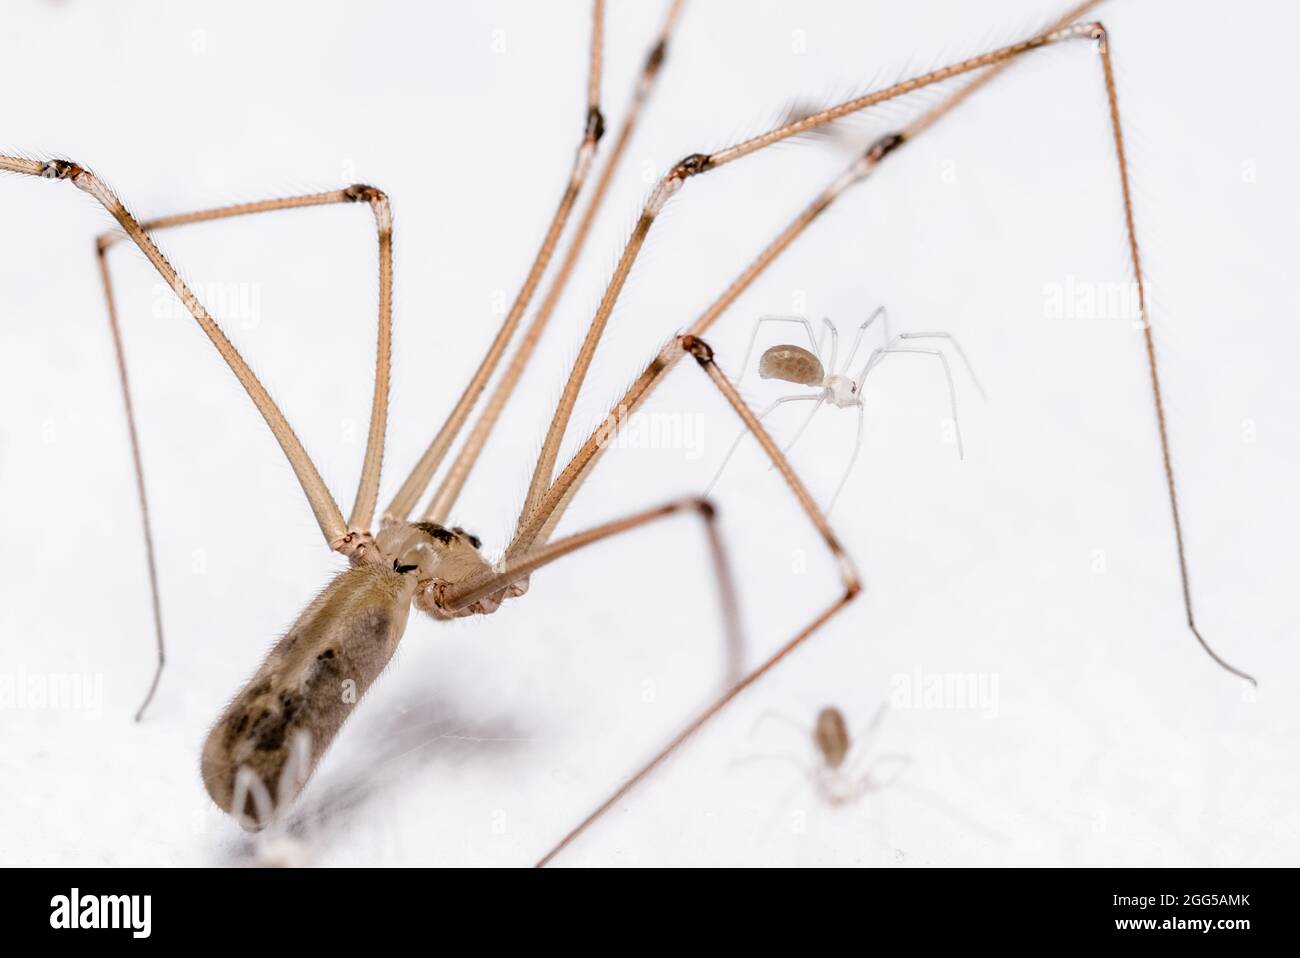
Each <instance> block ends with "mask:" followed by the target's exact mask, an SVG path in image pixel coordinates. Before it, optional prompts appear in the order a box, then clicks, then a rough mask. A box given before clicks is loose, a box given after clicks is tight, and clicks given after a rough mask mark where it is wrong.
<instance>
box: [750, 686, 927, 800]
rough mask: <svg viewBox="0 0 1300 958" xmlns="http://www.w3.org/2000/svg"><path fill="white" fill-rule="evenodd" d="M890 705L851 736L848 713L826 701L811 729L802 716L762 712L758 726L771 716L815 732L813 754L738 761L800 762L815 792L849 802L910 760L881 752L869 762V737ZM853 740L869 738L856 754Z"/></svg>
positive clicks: (891, 778)
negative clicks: (801, 720)
mask: <svg viewBox="0 0 1300 958" xmlns="http://www.w3.org/2000/svg"><path fill="white" fill-rule="evenodd" d="M887 708H888V705H881V706H880V708H878V709H876V713H875V715H873V716H872V717H871V721H870V722H868V723H867V725H866V726H865V727H864V728H863V729H862V730H861V731H860V732H858V734H857V735H856V736H855V737H853V738H851V737H850V736H849V729H848V723H847V722H845V721H844V713H843V712H841V711H840V710H839V709H837V708H835V707H834V706H827V707H826V708H824V709H822V710H821V711H820V712H819V713H818V714H817V724H816V725H815V726H813V728H812V729H811V730H809V729H807V728H805V727H804V726H803V725H802V724H800V723H799V722H796V721H794V720H793V719H790V718H787V717H786V716H784V715H781V714H780V713H778V712H764V713H763V714H762V715H760V716H759V717H758V721H757V722H755V723H754V730H755V731H757V729H758V726H759V725H761V724H762V723H763V722H764V721H765V720H767V719H779V720H780V721H781V722H783V723H784V724H785V725H787V726H788V727H790V728H793V729H795V730H797V731H799V732H800V733H801V734H803V735H808V736H810V737H811V738H812V741H813V747H814V751H815V758H814V761H813V762H812V763H809V762H808V761H807V760H806V759H804V758H802V757H798V756H795V755H789V754H784V753H782V754H770V755H752V756H749V757H747V758H744V759H741V760H740V761H739V762H737V763H736V764H744V763H747V762H755V761H762V760H767V759H779V760H783V761H788V762H790V763H792V764H793V765H795V766H796V767H797V768H799V769H800V770H801V771H802V772H803V773H804V774H805V775H807V776H808V778H809V780H810V781H811V782H812V783H813V787H814V788H815V789H816V790H817V794H818V795H819V796H820V797H821V798H822V799H823V800H824V801H825V802H826V803H827V804H828V805H831V806H834V807H840V806H843V805H849V804H852V803H853V802H856V801H858V800H859V799H860V798H862V797H863V796H864V795H868V794H870V793H872V792H879V791H881V790H883V789H886V788H888V787H889V786H891V785H893V784H894V783H895V782H896V781H898V779H899V777H900V776H901V775H902V774H903V772H904V771H906V770H907V766H908V765H909V764H911V759H910V758H908V757H907V756H906V755H896V754H886V755H877V756H875V757H874V760H873V761H871V762H870V763H869V764H868V763H867V759H868V757H870V756H872V750H871V748H870V747H869V743H870V741H871V740H872V739H873V738H874V737H875V735H876V732H877V731H879V729H880V723H881V722H882V721H883V720H884V717H885V711H886V709H887ZM855 742H861V743H867V747H863V748H860V749H858V752H857V756H856V757H855V758H854V759H852V760H850V759H849V755H850V753H851V752H852V751H853V750H854V745H855Z"/></svg>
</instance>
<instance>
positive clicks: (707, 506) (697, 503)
mask: <svg viewBox="0 0 1300 958" xmlns="http://www.w3.org/2000/svg"><path fill="white" fill-rule="evenodd" d="M691 507H692V508H693V509H694V510H695V511H696V512H698V513H699V514H700V518H702V519H703V520H704V521H705V522H712V521H713V520H714V519H716V518H717V517H718V507H717V506H715V505H714V504H713V500H712V499H708V498H706V497H704V496H700V497H699V498H697V499H692V500H691Z"/></svg>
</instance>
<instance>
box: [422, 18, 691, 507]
mask: <svg viewBox="0 0 1300 958" xmlns="http://www.w3.org/2000/svg"><path fill="white" fill-rule="evenodd" d="M682 3H683V0H673V2H672V3H670V4H669V7H668V13H667V15H666V16H665V18H664V24H663V28H662V29H661V30H660V31H659V36H658V38H657V40H656V41H655V43H654V45H653V46H652V47H651V48H650V52H649V53H647V54H646V58H645V63H644V64H643V65H642V67H641V74H640V76H638V78H637V82H636V88H635V89H634V90H633V92H632V102H631V105H630V106H629V107H628V110H627V113H626V114H625V115H624V117H623V122H622V125H621V126H620V127H619V131H618V135H617V136H616V137H615V138H614V144H613V146H612V148H611V149H610V152H609V155H608V156H607V157H606V158H605V165H604V167H603V168H602V169H601V171H600V176H599V178H598V179H597V181H596V186H595V189H594V190H593V191H592V194H591V199H589V200H588V201H587V208H586V209H585V210H584V211H583V214H582V217H581V218H580V219H579V220H578V224H577V227H576V228H575V229H574V233H573V237H572V238H571V239H570V240H569V247H568V249H567V250H566V251H565V254H564V258H563V259H562V260H561V261H560V265H559V267H558V268H557V270H556V273H555V276H554V277H553V278H552V280H551V285H550V288H549V289H548V290H547V291H546V295H545V296H544V297H543V298H542V303H541V305H540V306H539V307H538V308H537V314H536V315H535V316H534V317H533V321H532V323H530V324H529V326H528V328H527V329H526V330H524V335H523V338H522V339H521V340H520V342H519V346H518V348H517V349H516V350H515V353H514V355H513V356H511V358H510V364H509V365H508V366H507V367H506V371H505V373H504V374H503V375H502V377H501V381H500V382H499V383H497V387H496V389H495V391H493V393H492V395H491V397H490V398H489V399H488V403H487V405H486V406H485V407H484V408H483V412H482V413H481V414H480V416H479V418H478V421H477V422H475V423H474V426H473V428H472V429H471V430H470V434H469V437H468V438H467V439H466V440H465V445H464V446H463V447H462V448H461V450H460V452H459V453H458V454H457V456H456V458H455V459H454V460H453V461H452V464H451V466H450V467H449V468H448V470H447V475H446V476H445V477H444V478H443V480H442V482H441V484H439V486H438V488H437V490H436V491H435V492H434V494H433V498H432V499H431V500H430V501H429V505H428V506H427V507H426V508H425V510H424V515H423V516H422V517H421V518H422V519H424V520H426V521H430V522H437V523H446V521H447V517H448V514H449V513H450V511H451V508H452V506H454V505H455V503H456V499H457V498H458V497H459V496H460V493H461V490H462V489H463V488H464V487H465V482H466V480H467V479H469V475H470V472H471V470H472V469H473V468H474V463H475V462H476V461H477V459H478V457H479V454H480V453H481V452H482V451H483V446H484V445H485V444H486V443H487V441H488V437H489V436H490V435H491V433H492V428H493V427H494V426H495V425H496V423H497V420H498V419H499V418H500V417H501V413H502V412H503V411H504V410H505V406H506V403H507V402H508V401H509V399H510V395H511V393H512V392H514V389H515V386H517V385H518V383H519V379H520V377H521V376H523V374H524V370H525V369H526V368H527V366H528V361H529V360H530V359H531V358H532V355H533V351H534V350H535V349H536V348H537V344H538V342H539V341H540V340H541V337H542V332H543V330H545V328H546V325H547V323H548V322H549V321H550V319H551V316H552V315H553V314H554V312H555V307H556V306H557V305H558V304H559V301H560V297H561V296H562V295H563V294H564V289H565V287H566V286H567V285H568V282H569V277H570V276H571V275H572V273H573V268H574V266H575V265H577V262H578V258H579V256H581V254H582V251H583V248H584V247H585V245H586V242H587V236H588V234H589V233H590V232H591V227H592V224H593V223H594V222H595V220H596V216H597V214H598V213H599V212H600V208H601V206H602V204H603V203H604V201H605V196H606V194H607V193H608V192H609V185H610V183H611V182H612V181H613V179H614V174H615V173H616V172H617V170H618V167H619V164H620V162H621V161H622V159H623V154H624V153H625V152H626V151H627V145H628V143H629V142H630V141H631V139H632V134H633V133H634V132H635V130H636V127H637V123H638V121H639V120H640V118H641V113H642V111H643V110H644V109H645V104H646V101H647V100H648V99H649V97H650V93H651V91H652V90H653V89H654V85H655V80H656V79H657V78H658V77H659V74H660V71H661V70H662V68H663V64H664V60H665V58H666V57H667V53H668V41H669V39H670V37H671V36H672V32H673V28H674V26H675V25H676V23H677V18H678V16H679V15H680V14H681V9H682Z"/></svg>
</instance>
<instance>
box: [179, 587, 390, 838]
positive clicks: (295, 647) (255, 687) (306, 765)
mask: <svg viewBox="0 0 1300 958" xmlns="http://www.w3.org/2000/svg"><path fill="white" fill-rule="evenodd" d="M414 588H415V577H414V576H406V575H400V574H398V573H396V572H394V571H393V570H391V569H389V568H387V567H385V566H382V565H366V566H361V567H359V568H354V569H349V570H348V571H346V572H343V573H341V574H340V575H338V576H336V577H335V578H334V580H333V581H332V582H331V583H330V584H329V585H328V586H326V587H325V590H324V591H323V592H321V594H320V595H319V596H317V597H316V599H315V601H313V602H312V604H311V605H309V606H308V607H307V608H306V610H304V611H303V613H302V615H300V616H299V617H298V620H297V621H296V622H295V623H294V624H293V627H292V628H290V629H289V631H288V633H287V634H286V635H285V636H284V638H283V639H281V640H280V641H279V642H278V643H277V644H276V645H275V647H274V648H273V649H272V650H271V652H270V653H269V654H268V655H267V657H266V660H265V661H264V662H263V663H262V665H261V667H260V668H259V669H258V670H257V672H256V673H255V674H254V675H253V677H252V678H251V679H249V681H248V684H247V685H245V686H244V688H243V689H241V690H240V692H239V694H237V695H236V696H235V700H234V701H233V702H231V703H230V707H229V708H227V709H226V711H225V713H224V714H223V715H222V716H221V718H220V719H218V721H217V724H216V727H214V728H213V729H212V732H211V733H210V734H209V735H208V740H207V742H206V743H205V744H204V746H203V759H202V771H203V784H204V785H205V786H206V787H207V790H208V794H209V795H211V796H212V800H213V801H214V802H216V803H217V804H218V805H219V806H221V808H222V809H223V810H225V811H226V812H229V813H230V814H232V815H235V816H236V817H238V818H240V820H241V822H244V823H246V824H255V825H265V824H266V822H265V821H264V820H263V818H264V815H263V814H262V813H263V812H264V811H265V809H264V808H262V809H259V808H258V807H256V803H255V801H254V798H253V796H252V795H249V796H248V797H242V798H241V799H240V804H241V805H243V806H244V807H243V808H238V809H236V808H234V807H233V806H234V804H235V795H236V779H237V776H238V775H239V774H240V769H241V768H246V769H248V773H245V776H246V777H247V775H249V774H251V775H252V776H254V777H255V778H256V780H257V781H259V782H260V783H261V785H262V786H263V787H264V792H263V794H269V796H270V797H271V802H272V806H273V807H274V806H278V805H281V804H283V803H287V802H289V801H291V800H292V799H293V798H294V797H295V796H296V795H297V794H298V792H299V791H300V790H301V789H302V786H303V785H304V784H306V781H307V779H308V777H310V775H311V772H312V770H314V769H315V767H316V763H317V762H318V761H319V760H320V757H321V755H323V754H324V752H325V749H327V748H328V747H329V745H330V742H332V741H333V739H334V736H335V735H336V734H337V733H338V730H339V728H340V727H341V726H342V725H343V723H344V722H345V721H346V720H347V718H348V716H349V715H350V714H351V713H352V709H353V708H354V707H355V706H356V703H357V702H358V701H359V700H360V698H361V696H362V695H363V694H365V692H366V690H367V689H368V688H370V685H371V684H372V683H373V682H374V680H375V679H376V678H377V677H378V675H379V673H380V672H382V671H383V669H384V666H386V665H387V664H388V661H389V659H391V658H392V657H393V653H394V652H395V651H396V649H397V643H398V642H399V641H401V638H402V633H403V632H404V631H405V629H406V618H407V614H408V613H409V611H410V603H411V595H412V593H413V591H414ZM295 743H297V744H296V745H295ZM295 748H297V749H299V755H298V759H297V761H296V762H294V763H291V762H290V757H291V755H293V753H294V749H295ZM291 764H292V767H290V766H291Z"/></svg>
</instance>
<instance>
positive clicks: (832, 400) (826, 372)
mask: <svg viewBox="0 0 1300 958" xmlns="http://www.w3.org/2000/svg"><path fill="white" fill-rule="evenodd" d="M877 319H879V320H880V321H881V325H882V327H883V328H884V333H885V337H884V342H883V343H882V344H881V345H880V346H877V347H876V348H875V349H873V350H872V351H871V353H870V355H868V356H867V359H866V361H865V362H864V363H863V364H862V368H861V369H859V370H858V371H857V375H850V373H852V371H853V362H854V360H855V359H857V356H858V350H859V349H860V348H861V346H862V339H863V337H864V336H865V335H866V333H867V330H868V329H870V328H871V326H872V325H873V324H874V323H875V322H876V320H877ZM773 322H778V323H779V322H787V323H797V324H799V325H801V326H803V327H804V330H805V331H806V332H807V333H808V342H809V345H810V346H811V347H812V349H811V350H809V349H805V348H804V347H802V346H798V345H796V344H794V343H782V344H780V345H777V346H769V347H768V348H767V349H765V350H764V351H763V355H762V356H761V357H759V361H758V374H759V376H761V377H762V378H763V379H779V380H781V381H782V382H787V383H793V384H795V385H797V386H810V387H812V389H813V391H812V392H805V393H793V394H791V395H788V396H780V397H778V398H777V399H774V400H772V402H771V403H770V404H769V405H768V406H767V408H765V409H764V410H763V411H762V412H761V413H759V414H758V421H759V422H762V421H763V420H764V419H766V418H767V417H768V416H770V415H771V414H772V413H774V412H776V410H777V409H779V408H781V407H782V406H784V405H786V404H787V403H799V402H811V403H813V404H814V405H813V407H812V409H811V411H809V413H808V415H807V416H805V417H804V420H803V422H802V423H801V424H800V426H799V428H798V429H797V430H795V433H794V435H793V436H791V437H790V440H789V442H787V443H786V444H785V446H784V448H783V449H782V450H781V451H782V452H783V453H784V454H785V455H787V456H788V455H789V454H790V450H792V449H793V448H794V445H795V443H797V442H798V441H799V438H800V437H801V436H802V435H803V434H804V432H805V431H806V430H807V429H808V427H809V426H810V425H811V424H812V421H813V417H814V416H816V415H817V413H818V411H819V410H820V409H821V408H822V407H823V406H824V405H826V404H827V403H829V404H830V405H832V406H835V407H837V408H839V409H856V410H857V411H858V426H857V432H856V434H855V438H854V440H853V451H852V452H851V453H850V454H849V459H848V462H847V463H846V464H845V466H844V473H843V475H842V476H841V477H840V481H839V483H838V484H837V485H836V486H835V491H834V492H833V493H832V494H831V497H830V499H828V500H827V502H826V507H825V509H824V510H823V511H824V512H825V514H826V515H827V516H829V515H830V514H831V512H832V511H833V510H834V509H835V502H836V500H838V499H839V497H840V493H842V492H843V491H844V486H845V484H846V483H847V482H848V481H849V476H850V475H851V474H852V473H853V465H854V463H856V462H857V461H858V454H859V453H860V452H861V451H862V433H863V428H864V424H865V422H866V415H865V413H866V403H865V402H864V400H863V389H864V387H865V385H866V382H867V375H868V374H869V373H870V372H871V371H872V370H873V369H876V368H878V367H879V366H880V363H881V362H882V361H883V360H884V359H885V357H886V356H897V355H904V356H906V355H913V356H928V357H931V358H933V359H936V360H938V362H939V364H940V367H941V368H942V370H943V377H944V381H945V382H946V383H947V385H948V404H949V408H950V410H951V411H952V428H953V436H954V439H955V440H956V445H957V456H958V458H964V456H965V451H964V449H963V447H962V441H961V422H960V420H958V418H957V387H956V384H955V383H954V382H953V379H952V368H951V367H950V366H949V364H948V357H947V356H946V355H944V353H943V351H942V350H939V349H932V348H924V347H923V346H919V345H917V346H907V345H904V343H908V342H916V341H918V340H920V341H925V340H936V339H939V340H945V341H947V342H948V343H949V344H950V345H951V346H952V348H953V349H954V350H955V351H956V353H957V355H958V357H960V359H961V361H962V364H963V365H964V366H965V367H966V372H967V373H968V374H969V375H970V377H971V380H972V381H973V382H974V383H975V388H976V389H978V390H979V392H980V395H981V396H982V395H984V387H983V386H981V385H980V381H979V379H978V378H977V377H976V375H975V370H974V369H973V368H972V367H971V364H970V360H968V359H967V358H966V352H965V350H963V349H962V348H961V344H960V343H958V342H957V340H956V338H954V337H953V335H952V334H951V333H945V332H938V331H936V332H910V333H899V334H898V335H893V334H891V333H890V329H889V314H888V312H886V311H885V307H883V306H881V307H879V308H877V309H876V310H875V312H873V313H872V314H871V315H870V316H868V317H867V318H866V320H864V321H863V322H862V324H861V325H860V326H858V330H857V333H856V335H855V336H854V337H853V345H852V346H851V347H850V348H849V351H848V355H846V356H845V357H844V362H843V363H842V364H838V365H837V354H838V351H839V338H840V334H839V330H838V329H837V328H836V326H835V324H834V323H833V322H831V320H829V319H824V320H823V321H822V322H823V323H824V325H825V332H824V335H823V336H822V337H821V339H819V338H818V336H817V334H816V333H814V332H813V327H812V323H810V322H809V321H808V319H807V318H806V317H803V316H763V317H760V318H759V320H758V321H757V322H756V323H755V324H754V333H753V335H752V336H750V338H749V347H748V348H747V349H746V350H745V359H744V361H743V362H742V363H741V367H740V368H741V376H742V377H743V376H744V374H745V372H746V371H748V370H749V358H750V356H752V355H753V353H754V343H755V342H757V341H758V333H759V330H760V329H761V328H762V325H763V323H773ZM826 340H829V350H830V351H829V353H827V352H826V350H827V342H826ZM737 385H739V380H738V381H737ZM744 438H745V431H744V430H742V431H741V432H740V434H739V435H737V436H736V439H735V441H734V442H732V444H731V447H730V448H729V449H728V450H727V453H726V455H725V456H723V457H722V462H721V463H720V464H719V465H718V471H717V472H716V473H714V476H713V481H712V482H711V483H709V488H708V489H706V490H705V495H708V494H709V492H711V491H712V489H713V487H714V486H715V485H717V483H718V480H719V479H721V478H722V473H723V471H724V470H725V469H726V468H727V463H728V462H730V461H731V457H732V456H733V455H735V453H736V449H737V448H738V447H739V446H740V442H741V440H742V439H744Z"/></svg>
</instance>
